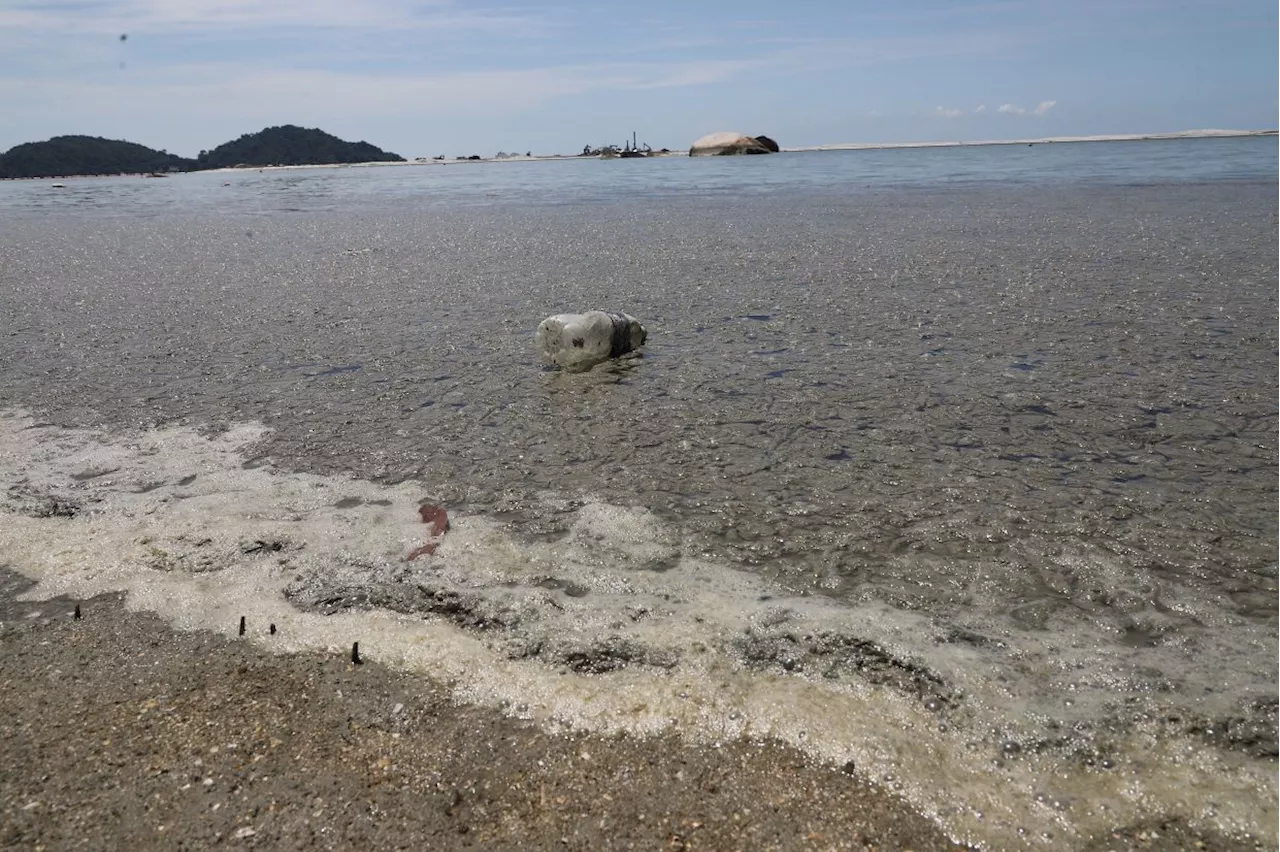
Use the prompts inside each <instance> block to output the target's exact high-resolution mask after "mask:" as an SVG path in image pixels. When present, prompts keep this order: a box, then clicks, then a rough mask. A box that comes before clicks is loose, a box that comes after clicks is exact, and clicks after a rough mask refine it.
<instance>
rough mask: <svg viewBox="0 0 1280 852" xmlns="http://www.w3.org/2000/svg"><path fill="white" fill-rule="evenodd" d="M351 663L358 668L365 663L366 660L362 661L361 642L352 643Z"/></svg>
mask: <svg viewBox="0 0 1280 852" xmlns="http://www.w3.org/2000/svg"><path fill="white" fill-rule="evenodd" d="M351 662H353V663H355V664H356V665H357V666H358V665H360V664H361V663H363V662H364V660H362V659H360V643H359V642H352V643H351Z"/></svg>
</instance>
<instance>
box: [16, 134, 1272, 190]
mask: <svg viewBox="0 0 1280 852" xmlns="http://www.w3.org/2000/svg"><path fill="white" fill-rule="evenodd" d="M1278 134H1280V131H1278V130H1181V131H1175V132H1172V133H1129V134H1110V135H1098V136H1047V137H1035V138H1028V139H987V140H980V141H974V142H963V141H942V142H845V143H835V144H829V145H807V146H800V147H795V148H783V149H782V152H783V153H791V154H799V153H814V152H821V151H879V150H889V149H894V148H977V147H990V146H995V145H1064V144H1072V143H1082V142H1154V141H1168V140H1175V139H1225V138H1232V137H1243V136H1276V135H1278ZM687 154H688V151H684V150H673V151H667V152H665V153H654V154H653V155H652V156H651V157H650V158H647V159H660V158H664V157H683V156H686V155H687ZM592 159H598V158H597V157H589V156H587V157H584V156H582V155H581V154H534V155H531V156H523V155H511V156H506V157H481V158H480V159H478V160H473V159H471V158H469V157H466V158H453V159H444V160H437V159H431V160H424V159H412V160H403V161H372V162H367V163H308V164H305V165H293V166H231V167H228V168H221V169H199V170H196V171H190V172H172V173H169V174H166V175H163V176H164V177H170V176H172V177H177V176H178V175H183V174H234V173H236V172H251V171H268V170H269V171H289V170H297V169H340V168H369V167H373V166H400V167H405V166H451V165H465V164H469V163H470V164H474V163H531V162H558V161H569V160H592ZM147 176H149V175H145V174H130V175H59V176H57V177H39V178H0V180H6V181H9V180H64V179H68V178H76V179H81V178H116V177H147Z"/></svg>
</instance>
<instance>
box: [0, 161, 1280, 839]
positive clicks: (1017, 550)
mask: <svg viewBox="0 0 1280 852" xmlns="http://www.w3.org/2000/svg"><path fill="white" fill-rule="evenodd" d="M66 183H67V187H66V188H65V189H54V188H52V187H50V186H49V185H48V183H46V182H40V181H20V182H4V183H0V211H2V212H0V322H2V323H3V324H2V325H0V363H2V364H3V366H4V369H3V370H2V371H0V488H3V489H4V490H3V492H0V511H2V512H3V516H2V518H0V564H3V565H7V566H8V567H10V568H12V569H14V570H17V571H20V572H22V573H24V574H27V575H28V576H31V577H33V578H35V579H37V580H39V585H38V586H37V587H36V589H35V590H34V592H33V594H35V595H39V596H48V595H55V594H60V593H66V594H72V595H76V596H86V595H89V594H93V593H95V592H98V591H103V590H108V589H126V590H128V591H129V592H130V602H131V605H132V606H135V607H139V608H146V609H152V610H155V611H157V612H159V613H161V614H162V615H163V616H165V617H166V618H168V619H169V620H170V621H171V622H173V623H174V624H175V625H176V626H178V627H180V628H183V629H195V628H207V629H214V630H219V631H224V632H229V631H232V630H235V629H236V627H237V626H238V619H239V616H240V615H247V616H248V617H249V620H250V623H267V622H274V623H276V624H277V625H278V627H279V628H280V630H279V633H278V634H277V635H276V636H275V637H272V638H271V640H270V642H271V647H273V648H278V649H284V650H292V649H307V648H321V649H335V650H336V649H339V648H342V647H349V645H350V642H351V641H353V640H358V641H360V643H361V644H360V647H361V650H362V653H363V654H364V655H365V656H367V657H370V658H373V659H377V660H379V661H381V662H385V663H387V664H389V665H393V666H402V667H405V668H409V669H413V670H417V671H423V672H428V673H431V674H433V675H435V676H437V677H440V678H442V679H444V680H446V681H448V682H450V683H452V684H454V688H455V690H456V693H457V695H458V698H459V700H463V701H471V702H477V703H482V704H486V705H492V706H497V707H501V708H503V709H504V710H505V711H506V712H509V713H511V714H514V715H519V716H522V717H525V718H531V719H537V720H540V721H542V722H543V723H544V724H546V725H549V726H568V727H573V728H578V729H586V730H597V731H605V732H608V731H616V730H630V731H641V732H643V731H658V730H670V729H675V730H678V731H681V732H683V733H685V734H686V735H687V736H689V737H690V738H692V739H695V740H699V741H708V742H715V741H722V740H723V739H725V738H728V737H773V738H777V739H781V740H783V741H786V742H789V743H791V744H793V745H796V746H797V747H799V748H802V749H804V750H806V751H807V752H809V753H811V754H813V755H815V756H817V757H819V758H821V759H823V760H827V761H829V762H830V763H831V764H832V765H833V767H841V766H847V765H848V764H850V763H852V765H853V767H854V768H855V769H856V770H857V771H860V772H863V773H865V774H867V775H868V776H869V777H871V778H873V779H874V780H876V781H878V782H880V783H883V784H885V785H886V786H888V787H890V788H891V789H893V790H896V791H898V792H899V793H901V794H902V795H903V796H905V797H906V798H907V799H909V800H910V801H912V802H913V803H914V804H916V805H917V806H918V807H919V808H920V809H921V810H922V811H924V812H926V813H928V814H930V815H931V816H933V817H934V818H935V819H937V820H938V821H939V823H940V824H942V825H943V826H944V827H945V828H946V829H947V830H948V831H949V832H950V833H951V834H952V835H953V836H955V837H957V838H959V839H963V840H967V841H970V842H975V843H982V844H986V845H988V846H990V847H992V848H1012V847H1016V846H1020V845H1025V846H1028V847H1031V848H1046V849H1054V848H1068V849H1069V848H1074V847H1077V846H1079V845H1080V844H1081V843H1083V842H1084V841H1085V840H1087V839H1088V838H1090V837H1095V836H1098V835H1100V834H1102V833H1104V832H1106V831H1107V830H1109V829H1110V828H1112V827H1115V826H1121V825H1126V824H1132V823H1135V822H1140V821H1142V820H1146V819H1153V818H1167V817H1173V818H1179V819H1184V820H1187V821H1189V822H1191V823H1193V824H1195V825H1200V826H1203V827H1205V828H1208V829H1213V830H1216V831H1224V832H1228V833H1233V834H1252V835H1254V836H1255V837H1258V838H1261V839H1262V840H1263V841H1264V842H1274V841H1275V836H1276V835H1275V826H1276V806H1275V801H1276V784H1275V779H1276V688H1277V687H1276V662H1275V661H1276V656H1277V642H1276V624H1277V622H1276V615H1277V605H1276V595H1277V579H1276V578H1277V572H1276V559H1277V557H1276V536H1277V530H1276V449H1277V436H1276V390H1277V341H1276V316H1277V304H1276V278H1277V257H1276V239H1277V202H1276V190H1277V176H1276V142H1275V139H1274V138H1244V139H1209V140H1177V141H1169V142H1141V143H1137V142H1126V143H1101V142H1100V143H1087V144H1073V145H1036V146H1033V147H1025V146H1002V147H989V148H964V149H945V148H940V149H927V150H888V151H844V152H815V153H805V154H783V155H777V156H772V157H756V158H741V159H739V158H725V159H693V160H690V159H685V158H670V159H652V160H615V161H597V160H564V161H551V162H529V163H479V164H476V163H466V164H461V163H460V164H450V165H448V166H439V165H422V166H402V167H395V168H393V167H386V168H346V169H308V170H285V171H272V170H266V171H262V172H258V171H248V172H245V171H239V172H232V173H217V174H193V175H181V176H174V177H170V178H167V179H142V178H114V179H83V180H76V179H72V180H68V181H66ZM593 308H604V309H609V310H625V311H627V312H628V313H631V314H633V315H635V316H636V317H637V318H639V319H640V320H641V321H642V322H643V323H644V324H645V326H646V328H647V329H648V332H649V335H648V342H647V343H646V345H645V346H644V348H643V349H642V350H641V352H640V353H639V354H638V355H636V356H634V357H628V358H624V359H621V360H619V361H617V362H614V363H611V364H607V365H604V366H602V367H597V368H596V369H594V370H592V371H591V372H589V373H584V374H579V375H570V374H565V373H562V372H559V371H555V370H554V369H548V368H546V367H544V366H543V365H542V364H541V362H540V360H539V358H538V357H537V353H536V352H535V351H534V347H533V334H534V330H535V329H536V327H537V325H538V323H539V322H540V321H541V320H542V319H543V318H544V317H546V316H548V315H550V314H553V313H560V312H565V311H581V310H588V309H593ZM424 502H425V503H431V504H433V505H438V506H442V507H444V508H445V509H446V510H447V511H448V513H449V516H450V529H449V531H448V532H447V533H446V534H445V535H444V536H443V538H442V539H441V540H440V542H439V546H438V547H437V548H436V549H435V551H434V553H431V554H424V555H422V556H419V557H418V558H415V559H413V560H408V559H407V558H406V557H407V556H408V555H409V554H410V553H412V552H414V551H415V550H417V549H418V548H420V547H421V546H422V545H423V544H424V543H426V542H427V541H428V536H429V535H430V529H429V528H427V527H426V526H424V525H423V524H422V523H421V521H420V519H419V516H418V507H419V505H421V504H422V503H424ZM261 638H263V639H265V638H266V637H261Z"/></svg>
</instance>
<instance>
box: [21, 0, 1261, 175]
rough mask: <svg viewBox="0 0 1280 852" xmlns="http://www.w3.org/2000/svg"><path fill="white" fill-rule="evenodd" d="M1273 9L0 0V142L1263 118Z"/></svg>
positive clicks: (499, 138)
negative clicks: (313, 130) (279, 130)
mask: <svg viewBox="0 0 1280 852" xmlns="http://www.w3.org/2000/svg"><path fill="white" fill-rule="evenodd" d="M1277 26H1278V24H1277V4H1276V2H1275V0H992V2H983V0H975V1H974V2H966V0H952V2H945V0H920V2H911V0H897V2H894V0H881V2H862V0H845V2H837V0H792V2H781V1H780V0H769V2H763V0H683V2H674V0H639V2H635V3H631V4H626V3H618V2H600V0H590V2H580V0H562V2H540V0H526V2H520V1H519V0H516V2H507V0H479V2H463V0H426V2H422V1H421V0H0V151H3V150H6V149H7V148H9V147H11V146H13V145H16V144H19V143H21V142H30V141H37V140H41V139H47V138H49V137H51V136H56V135H61V134H67V133H85V134H90V135H94V136H106V137H108V138H113V139H128V140H130V141H134V142H140V143H142V144H144V145H148V146H151V147H154V148H163V149H166V150H168V151H170V152H172V153H177V154H182V155H185V156H194V155H195V154H196V153H197V152H198V151H199V150H200V149H202V148H212V147H214V146H215V145H218V144H220V143H222V142H225V141H227V140H230V139H233V138H235V137H237V136H239V135H241V134H243V133H252V132H256V131H258V130H261V129H262V128H263V127H266V126H269V125H274V124H300V125H303V126H306V127H320V128H322V129H324V130H327V131H329V132H330V133H333V134H335V135H337V136H340V137H342V138H344V139H349V140H352V141H356V140H365V141H368V142H371V143H373V144H374V145H377V146H379V147H382V148H385V149H387V150H390V151H395V152H396V153H399V154H401V155H403V156H406V157H415V156H434V155H436V154H447V155H450V156H454V155H459V154H471V153H479V154H482V155H486V156H488V155H492V154H493V153H495V152H497V151H500V150H501V151H526V150H532V151H533V152H535V153H572V152H575V151H578V150H581V148H582V146H583V145H584V144H587V143H591V144H593V145H599V144H602V143H606V142H615V143H620V142H622V140H623V139H625V138H629V136H630V133H631V131H633V130H634V131H637V132H638V134H639V138H640V140H641V141H647V142H649V143H650V144H651V145H653V147H655V148H660V147H669V148H683V147H686V146H687V145H688V144H689V143H690V142H692V141H693V140H694V139H696V138H697V137H699V136H702V135H704V134H707V133H711V132H716V131H721V130H739V131H742V132H746V133H751V134H760V133H767V134H768V135H770V136H773V137H774V138H776V139H777V140H778V141H779V142H780V143H782V144H783V145H784V146H804V145H820V144H834V143H851V142H924V141H947V140H957V141H960V140H963V141H975V140H985V139H1018V138H1038V137H1043V136H1086V135H1098V134H1122V133H1145V132H1165V131H1176V130H1190V129H1205V128H1215V129H1222V128H1229V129H1263V128H1275V127H1276V125H1277V111H1278V110H1280V103H1278V101H1277ZM122 34H127V35H128V38H127V39H126V40H124V41H122V40H121V39H120V35H122Z"/></svg>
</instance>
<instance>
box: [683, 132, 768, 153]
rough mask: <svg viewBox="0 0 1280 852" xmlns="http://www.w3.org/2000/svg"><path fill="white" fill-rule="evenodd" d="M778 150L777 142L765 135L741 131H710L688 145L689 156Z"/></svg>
mask: <svg viewBox="0 0 1280 852" xmlns="http://www.w3.org/2000/svg"><path fill="white" fill-rule="evenodd" d="M777 150H778V143H777V142H774V141H773V140H772V139H770V138H769V137H767V136H760V137H756V136H747V135H745V134H742V133H732V132H729V133H712V134H710V135H708V136H703V137H702V138H701V139H699V140H698V141H697V142H694V143H693V144H692V145H690V146H689V156H690V157H716V156H723V155H727V154H769V153H772V152H773V151H777Z"/></svg>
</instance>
